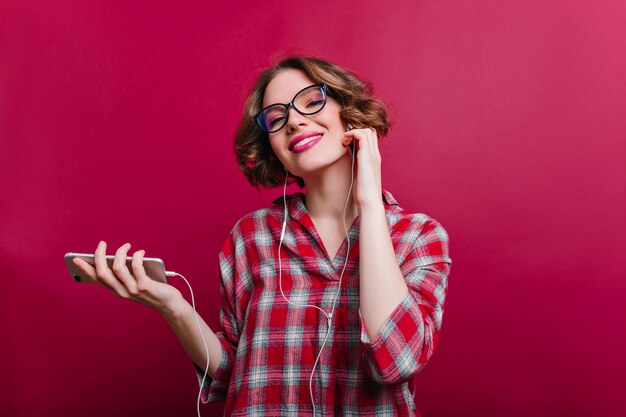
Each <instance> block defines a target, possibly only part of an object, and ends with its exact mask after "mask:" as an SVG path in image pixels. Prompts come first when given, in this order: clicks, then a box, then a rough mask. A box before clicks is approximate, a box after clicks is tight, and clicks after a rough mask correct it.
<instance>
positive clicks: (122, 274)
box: [113, 243, 137, 295]
mask: <svg viewBox="0 0 626 417" xmlns="http://www.w3.org/2000/svg"><path fill="white" fill-rule="evenodd" d="M129 249H130V243H125V244H123V245H122V246H120V247H119V248H118V249H117V251H116V252H115V259H114V260H113V272H114V273H115V275H116V276H117V279H118V280H119V281H120V282H121V283H122V284H124V287H126V290H128V292H129V293H130V294H132V295H137V281H136V280H135V277H133V275H132V274H131V273H130V271H129V270H128V267H127V266H126V256H127V255H126V254H127V253H128V250H129Z"/></svg>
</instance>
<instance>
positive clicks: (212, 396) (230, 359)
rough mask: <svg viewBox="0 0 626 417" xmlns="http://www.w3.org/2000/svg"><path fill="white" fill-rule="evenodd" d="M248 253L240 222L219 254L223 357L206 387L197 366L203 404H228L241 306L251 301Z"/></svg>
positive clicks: (200, 370) (240, 322)
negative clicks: (248, 283) (248, 294)
mask: <svg viewBox="0 0 626 417" xmlns="http://www.w3.org/2000/svg"><path fill="white" fill-rule="evenodd" d="M245 250H246V249H245V245H244V242H243V238H242V237H241V234H240V229H239V223H237V225H236V226H235V228H233V231H232V232H231V235H230V236H229V237H228V238H227V239H226V241H225V243H224V245H223V247H222V251H221V252H220V254H219V265H220V274H221V283H220V299H221V304H220V326H221V331H219V332H215V335H216V336H217V338H218V340H219V341H220V343H221V344H222V358H221V361H220V363H219V365H218V368H217V370H216V372H215V374H214V375H213V378H211V377H210V376H209V375H207V376H206V379H205V381H204V384H202V379H203V377H204V371H205V370H204V369H202V368H200V367H198V365H196V364H195V363H193V365H194V367H195V370H196V374H197V377H198V382H199V384H201V385H200V386H201V387H202V392H201V400H202V403H203V404H206V403H209V402H215V401H224V400H225V399H226V395H227V394H228V387H229V384H230V379H231V374H232V370H233V364H234V358H235V354H236V351H237V345H238V343H239V337H240V332H241V328H242V323H243V315H242V311H244V310H242V308H241V306H242V302H245V300H246V299H247V297H245V295H243V294H242V292H245V290H246V288H248V285H246V283H247V282H251V277H250V272H249V271H250V269H249V268H248V262H247V257H246V254H245Z"/></svg>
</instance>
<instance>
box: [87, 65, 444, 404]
mask: <svg viewBox="0 0 626 417" xmlns="http://www.w3.org/2000/svg"><path fill="white" fill-rule="evenodd" d="M388 129H389V121H388V120H387V112H386V109H385V106H384V104H383V103H382V102H380V101H379V100H376V99H374V98H373V97H372V95H371V91H370V88H369V86H368V85H367V84H365V83H363V82H362V81H360V80H359V79H358V78H357V77H356V76H355V75H353V74H351V73H350V72H348V71H346V70H345V69H343V68H341V67H339V66H336V65H334V64H331V63H329V62H327V61H325V60H322V59H317V58H306V57H292V58H288V59H285V60H283V61H281V62H280V63H278V64H277V65H276V66H274V67H271V68H269V69H267V70H266V71H265V72H264V73H263V74H262V75H261V76H260V77H259V80H258V81H257V84H256V86H255V87H254V89H253V90H252V92H251V94H250V96H249V97H248V100H247V102H246V105H245V109H244V113H243V116H242V120H241V123H240V126H239V130H238V132H237V135H236V138H235V152H236V154H237V158H238V161H239V165H240V168H241V169H242V171H243V172H244V174H245V175H246V177H247V178H248V180H249V181H250V183H251V184H253V185H255V186H257V187H258V186H260V185H262V186H265V187H273V186H280V185H282V186H283V187H285V186H286V184H287V183H288V182H289V181H296V182H297V183H298V184H299V185H300V186H301V187H306V194H303V193H295V194H292V195H289V196H285V195H284V196H283V198H280V199H278V200H276V201H275V202H274V204H273V205H272V206H271V207H270V208H266V209H261V210H257V211H255V212H253V213H250V214H248V215H246V216H244V217H243V218H241V219H240V220H239V221H238V222H237V224H236V225H235V227H234V228H233V230H232V231H231V234H230V236H229V237H228V239H226V242H225V243H224V247H223V249H222V251H221V253H220V256H219V260H220V269H221V278H222V282H221V295H222V305H221V309H220V323H221V327H222V328H221V331H220V332H217V333H214V332H213V331H212V330H211V329H209V327H208V326H207V325H206V324H205V322H204V321H202V322H201V327H202V329H203V333H204V335H205V338H206V340H207V342H208V350H209V359H210V360H209V364H208V365H209V366H208V368H209V370H208V373H209V376H210V380H209V381H207V383H206V384H204V387H203V400H204V401H221V400H225V401H226V404H225V414H226V415H234V416H240V415H241V416H243V415H264V416H278V415H299V416H301V415H329V416H330V415H337V416H338V415H346V416H347V415H350V416H382V415H390V416H391V415H400V416H413V415H419V412H418V411H417V410H416V409H415V405H414V402H413V394H412V380H413V377H414V376H415V375H416V374H417V373H418V372H419V371H420V370H421V369H422V368H423V367H424V365H425V364H426V363H427V361H428V360H429V358H430V357H431V355H432V354H433V351H434V349H435V346H436V343H437V339H438V335H439V331H440V328H441V321H442V315H443V303H444V298H445V294H446V291H447V277H448V274H449V271H450V265H451V259H450V257H449V256H448V236H447V234H446V231H445V230H444V228H443V227H442V226H441V225H440V224H439V223H438V222H437V221H435V220H434V219H432V218H430V217H428V216H427V215H425V214H408V213H405V212H404V211H403V210H402V209H401V208H400V207H399V206H398V203H397V202H396V201H395V199H394V198H393V196H392V195H391V194H390V193H389V192H388V191H386V190H383V189H382V188H381V157H380V152H379V149H378V137H379V136H384V135H385V134H386V133H387V131H388ZM283 189H284V188H283ZM350 225H351V226H350ZM129 248H130V245H129V244H126V245H124V246H122V247H120V248H119V249H118V250H117V252H116V260H115V262H114V266H113V270H109V269H108V268H107V267H106V263H105V261H104V256H105V253H106V244H105V243H104V242H101V243H100V244H99V245H98V248H97V249H96V269H95V270H94V268H90V267H88V266H87V265H86V264H85V263H80V261H77V262H79V263H80V266H82V267H83V269H85V271H86V272H87V273H89V274H91V275H92V276H95V277H96V278H97V279H98V280H99V282H100V283H101V284H102V285H104V286H105V287H107V288H109V289H111V290H113V291H114V292H115V293H116V294H118V295H119V296H121V297H123V298H128V299H131V300H135V301H138V302H141V303H144V304H146V305H148V306H150V307H152V308H154V309H156V310H157V311H159V312H160V313H161V315H162V316H163V317H164V318H165V320H166V321H167V322H168V323H169V324H170V325H171V327H172V328H173V330H174V332H175V333H176V335H177V336H178V338H179V339H180V341H181V342H182V344H183V346H184V348H185V350H186V351H187V353H188V354H189V356H190V357H191V359H192V360H193V362H194V364H196V368H197V372H198V375H199V376H202V374H203V373H204V372H203V371H202V368H203V367H204V366H206V365H207V358H206V353H205V348H204V345H203V343H202V339H201V337H200V335H199V332H198V330H197V328H196V324H195V321H194V312H193V309H192V307H191V306H190V305H189V303H187V302H186V301H185V300H184V298H183V297H182V296H181V294H180V292H179V291H177V290H176V289H175V288H173V287H171V286H169V285H166V284H160V283H157V282H154V281H152V280H150V279H149V278H147V277H146V276H145V273H144V271H143V267H142V259H143V256H144V251H137V252H135V253H134V254H133V266H132V269H133V275H131V273H130V271H129V270H128V269H127V268H126V267H125V263H124V259H125V257H126V254H127V252H128V250H129Z"/></svg>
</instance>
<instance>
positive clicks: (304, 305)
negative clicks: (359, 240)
mask: <svg viewBox="0 0 626 417" xmlns="http://www.w3.org/2000/svg"><path fill="white" fill-rule="evenodd" d="M355 152H356V145H353V147H352V153H351V155H352V166H351V169H350V174H351V179H350V188H349V189H348V195H347V196H346V202H345V204H344V206H343V230H344V231H345V233H346V240H347V249H346V257H345V260H344V263H343V269H342V270H341V274H340V275H339V285H338V286H337V292H336V293H335V297H334V299H333V305H332V308H331V310H330V313H326V311H325V310H323V309H322V308H320V307H318V306H316V305H312V304H297V303H294V302H292V301H290V300H289V299H288V298H287V297H286V296H285V293H284V292H283V282H282V280H283V274H282V263H281V257H280V249H281V247H282V244H283V238H284V237H285V229H286V225H287V218H288V210H287V197H286V193H287V179H288V177H289V172H288V171H287V168H285V184H284V186H283V204H284V207H285V211H284V216H283V225H282V229H281V232H280V242H279V244H278V286H279V287H280V293H281V294H282V296H283V298H284V299H285V301H287V303H288V304H290V305H294V306H297V307H313V308H316V309H318V310H319V311H321V312H322V314H324V316H326V320H327V321H328V327H327V329H326V336H325V337H324V341H323V342H322V347H321V348H320V351H319V352H318V354H317V357H316V358H315V363H314V364H313V370H312V371H311V377H310V378H309V393H310V394H311V405H312V406H313V417H315V399H314V396H313V376H314V375H315V368H316V367H317V364H318V363H319V360H320V358H321V356H322V351H323V350H324V347H325V346H326V342H327V341H328V336H329V335H330V327H331V324H332V319H333V314H334V313H335V306H336V304H337V300H338V299H339V294H340V293H341V284H342V280H343V274H344V272H345V271H346V266H347V264H348V255H349V254H350V236H349V234H348V228H347V226H346V210H347V208H348V201H349V200H350V195H351V194H352V185H353V184H354V154H355Z"/></svg>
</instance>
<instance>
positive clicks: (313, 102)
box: [259, 85, 326, 132]
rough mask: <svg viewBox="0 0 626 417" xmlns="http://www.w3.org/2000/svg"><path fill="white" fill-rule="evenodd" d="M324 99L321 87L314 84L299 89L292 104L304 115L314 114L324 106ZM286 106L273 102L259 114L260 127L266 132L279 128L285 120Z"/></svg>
mask: <svg viewBox="0 0 626 417" xmlns="http://www.w3.org/2000/svg"><path fill="white" fill-rule="evenodd" d="M325 102H326V100H325V97H324V91H323V89H322V87H320V86H318V85H314V86H311V87H308V88H306V89H304V90H302V91H300V92H299V93H298V94H297V95H296V96H295V97H294V99H293V106H294V107H295V108H296V110H297V111H298V112H299V113H301V114H304V115H311V114H315V113H317V112H318V111H320V110H321V109H322V107H324V104H325ZM287 112H288V106H286V105H284V104H275V105H273V106H270V107H268V108H267V109H265V110H263V112H262V113H261V114H260V115H259V122H260V124H261V127H262V128H263V129H264V130H265V131H267V132H275V131H277V130H279V129H281V128H282V127H283V126H284V125H285V123H286V122H287Z"/></svg>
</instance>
